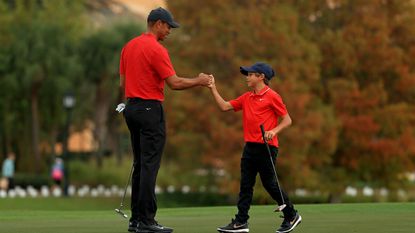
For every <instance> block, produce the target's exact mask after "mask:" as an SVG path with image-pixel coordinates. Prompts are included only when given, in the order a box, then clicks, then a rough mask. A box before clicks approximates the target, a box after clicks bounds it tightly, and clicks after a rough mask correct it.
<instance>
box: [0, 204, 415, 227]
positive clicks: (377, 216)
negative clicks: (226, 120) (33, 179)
mask: <svg viewBox="0 0 415 233" xmlns="http://www.w3.org/2000/svg"><path fill="white" fill-rule="evenodd" d="M115 203H116V201H115V200H112V199H108V200H106V199H98V200H95V199H56V198H55V199H52V198H50V199H43V198H38V199H0V232H1V233H73V232H79V233H83V232H85V233H107V232H108V233H110V232H111V233H118V232H120V233H122V232H127V231H126V227H127V221H126V220H124V219H123V218H121V217H120V216H118V215H116V214H115V212H114V210H113V209H114V208H116V207H118V206H117V204H115ZM113 205H115V206H114V208H112V207H113ZM82 209H83V210H82ZM297 209H298V210H299V212H300V214H301V215H302V217H303V222H302V223H301V224H300V225H299V227H298V228H297V229H296V230H295V231H294V232H298V233H301V232H303V233H305V232H307V233H350V232H353V233H356V232H362V233H382V232H384V233H400V232H405V233H413V232H415V221H414V219H415V203H382V204H336V205H334V204H333V205H298V206H297ZM235 210H236V208H235V207H233V206H230V207H203V208H165V209H160V210H159V212H158V220H159V221H160V223H162V224H164V225H167V226H170V227H173V228H174V229H175V231H174V232H176V233H210V232H212V233H214V232H216V227H217V226H220V225H223V224H226V223H228V222H229V221H230V219H231V218H232V217H233V215H234V213H235ZM272 210H273V206H253V207H252V209H251V219H250V232H253V233H266V232H270V233H271V232H275V230H276V228H277V226H278V225H279V224H280V222H281V219H279V217H278V216H279V214H277V213H273V212H272ZM128 213H129V212H128Z"/></svg>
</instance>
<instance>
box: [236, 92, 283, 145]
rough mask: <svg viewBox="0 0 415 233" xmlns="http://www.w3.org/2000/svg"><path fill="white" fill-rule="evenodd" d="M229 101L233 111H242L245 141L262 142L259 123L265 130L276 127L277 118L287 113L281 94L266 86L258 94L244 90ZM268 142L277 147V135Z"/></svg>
mask: <svg viewBox="0 0 415 233" xmlns="http://www.w3.org/2000/svg"><path fill="white" fill-rule="evenodd" d="M229 102H230V104H231V105H232V107H233V109H234V111H240V110H242V112H243V114H242V121H243V129H244V140H245V142H256V143H264V141H263V139H262V133H261V128H260V125H261V124H263V125H264V128H265V131H268V130H271V129H273V128H275V127H277V125H278V118H279V117H281V116H285V115H286V114H287V113H288V112H287V108H286V107H285V104H284V103H283V101H282V98H281V96H280V95H279V94H278V93H277V92H275V91H274V90H272V89H271V88H269V87H268V86H266V87H265V88H263V89H262V90H261V91H260V92H259V93H258V94H255V93H254V92H252V91H250V92H246V93H245V94H243V95H241V96H239V97H238V98H236V99H234V100H231V101H229ZM269 144H270V145H273V146H276V147H278V138H277V136H276V137H274V138H273V139H272V140H271V141H269Z"/></svg>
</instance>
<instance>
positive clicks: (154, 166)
mask: <svg viewBox="0 0 415 233" xmlns="http://www.w3.org/2000/svg"><path fill="white" fill-rule="evenodd" d="M124 116H125V121H126V123H127V126H128V129H129V130H130V135H131V144H132V148H133V153H134V172H133V175H132V194H131V218H130V221H137V220H139V221H142V222H145V223H146V224H151V223H153V222H154V217H155V215H156V212H157V200H156V194H155V186H156V179H157V174H158V170H159V168H160V162H161V156H162V153H163V149H164V144H165V141H166V133H165V131H166V127H165V119H164V113H163V106H162V104H161V102H159V101H156V100H143V99H139V98H132V99H128V102H127V105H126V108H125V110H124Z"/></svg>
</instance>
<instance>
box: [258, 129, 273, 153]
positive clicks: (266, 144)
mask: <svg viewBox="0 0 415 233" xmlns="http://www.w3.org/2000/svg"><path fill="white" fill-rule="evenodd" d="M259 127H260V128H261V133H262V140H264V143H265V146H266V147H267V151H268V154H269V156H271V150H270V149H269V145H268V142H267V139H265V129H264V125H262V124H261V125H259Z"/></svg>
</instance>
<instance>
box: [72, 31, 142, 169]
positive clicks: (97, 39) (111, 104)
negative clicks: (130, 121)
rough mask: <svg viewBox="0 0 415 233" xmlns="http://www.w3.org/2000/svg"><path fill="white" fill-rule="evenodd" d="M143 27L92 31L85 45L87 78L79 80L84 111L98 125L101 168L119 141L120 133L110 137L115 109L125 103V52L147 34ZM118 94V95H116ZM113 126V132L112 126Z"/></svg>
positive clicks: (82, 58)
mask: <svg viewBox="0 0 415 233" xmlns="http://www.w3.org/2000/svg"><path fill="white" fill-rule="evenodd" d="M143 30H144V29H143V26H142V25H138V24H133V23H118V24H113V25H111V26H109V27H108V25H106V28H101V29H97V30H92V33H90V34H88V35H87V36H86V37H84V38H83V39H82V41H81V46H80V51H79V55H80V57H79V59H80V61H81V63H82V64H83V67H84V69H83V70H84V72H83V73H84V75H83V77H81V78H80V79H79V81H78V82H79V83H80V92H81V95H82V99H83V100H84V101H83V103H81V105H82V106H81V108H83V109H84V110H85V113H86V116H85V117H86V118H87V119H91V120H92V121H93V122H94V126H95V129H94V138H95V140H96V142H97V143H98V145H97V150H98V151H97V152H96V156H97V164H98V165H99V167H101V165H102V156H103V153H104V151H105V150H107V149H110V148H108V147H107V146H106V145H108V142H109V141H111V140H110V139H109V137H111V136H112V139H113V140H117V136H118V135H119V132H114V134H109V133H108V132H109V131H110V130H113V131H114V130H116V129H118V128H119V127H117V124H115V125H114V124H111V122H114V121H115V122H118V124H120V123H123V122H120V121H117V120H116V118H119V117H117V114H116V112H115V110H114V109H115V106H116V105H117V103H119V101H121V98H120V93H119V92H118V88H117V87H118V86H119V79H118V78H117V77H118V76H119V75H118V67H119V59H120V53H121V49H122V47H123V46H124V44H125V43H127V42H128V41H129V40H130V39H132V38H133V37H134V36H137V35H138V34H140V33H141V32H142V31H143ZM114 88H115V90H117V91H114ZM110 125H112V127H111V128H109V126H110Z"/></svg>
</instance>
